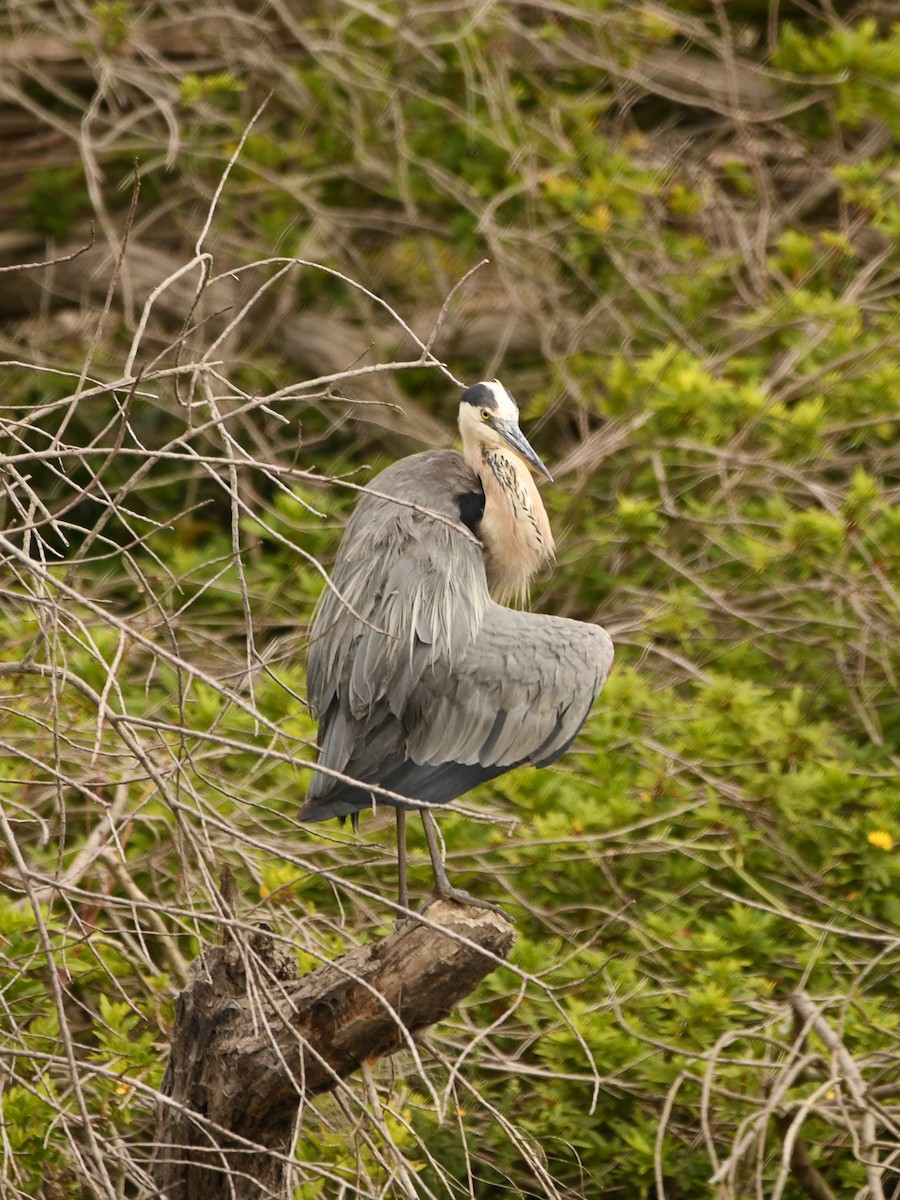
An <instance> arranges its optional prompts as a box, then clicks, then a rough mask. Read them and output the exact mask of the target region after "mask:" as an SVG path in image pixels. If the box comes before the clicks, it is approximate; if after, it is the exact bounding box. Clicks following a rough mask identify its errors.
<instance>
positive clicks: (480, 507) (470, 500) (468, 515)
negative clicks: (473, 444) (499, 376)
mask: <svg viewBox="0 0 900 1200" xmlns="http://www.w3.org/2000/svg"><path fill="white" fill-rule="evenodd" d="M469 390H470V391H471V390H472V389H471V388H470V389H469ZM456 502H457V504H458V505H459V519H460V520H461V521H462V523H463V525H465V526H466V527H467V528H469V529H471V530H472V532H473V533H477V530H478V525H479V522H480V521H481V518H482V517H483V516H484V492H482V491H481V490H480V489H479V490H478V491H477V492H463V493H462V495H460V496H457V497H456Z"/></svg>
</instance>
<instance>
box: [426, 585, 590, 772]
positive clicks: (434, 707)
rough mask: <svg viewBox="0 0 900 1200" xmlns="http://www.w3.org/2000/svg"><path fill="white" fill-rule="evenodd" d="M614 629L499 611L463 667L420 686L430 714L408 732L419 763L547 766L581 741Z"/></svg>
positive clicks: (491, 616) (490, 616)
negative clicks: (577, 739) (578, 737)
mask: <svg viewBox="0 0 900 1200" xmlns="http://www.w3.org/2000/svg"><path fill="white" fill-rule="evenodd" d="M612 660H613V649H612V642H611V641H610V638H609V635H608V634H607V633H606V631H605V630H603V629H601V628H600V627H599V626H597V625H588V624H586V623H584V622H581V621H569V620H566V619H565V618H563V617H550V616H545V615H543V614H539V613H526V612H518V611H516V610H514V609H508V608H502V607H500V606H498V605H493V604H492V605H491V608H490V610H489V611H488V613H487V614H486V616H485V619H484V621H483V623H482V626H481V629H480V631H479V634H478V637H477V638H476V639H475V640H474V641H473V643H472V645H471V646H470V648H469V650H468V652H467V653H466V655H465V656H464V657H463V659H462V661H461V662H460V663H458V664H457V666H456V667H455V668H454V671H453V676H454V679H453V680H450V679H449V678H448V677H447V674H449V673H447V674H445V673H444V672H440V671H439V672H435V673H433V674H432V675H430V676H425V677H423V679H422V680H421V681H420V684H419V687H418V689H417V691H416V695H415V700H416V702H417V706H418V707H419V708H420V710H421V711H422V712H423V713H424V712H427V713H428V714H429V716H428V720H427V721H420V722H418V723H417V724H416V725H415V727H414V728H412V729H410V730H409V736H408V739H407V750H408V753H409V757H410V758H411V759H412V760H413V761H414V762H416V763H420V764H429V765H434V764H437V763H439V762H447V761H455V762H459V763H465V764H469V763H479V764H480V765H482V766H485V767H492V766H498V767H504V768H506V769H508V768H509V767H511V766H513V765H515V764H518V763H522V762H534V763H546V762H550V761H552V760H553V759H554V758H555V757H557V756H558V755H559V754H560V753H562V751H563V750H564V749H565V747H566V746H568V745H569V743H570V742H571V741H572V739H573V738H574V737H575V735H576V734H577V733H578V730H579V729H580V728H581V726H582V724H583V723H584V720H585V717H586V716H587V714H588V712H589V710H590V708H591V705H592V704H593V702H594V700H595V699H596V697H597V696H598V695H599V693H600V690H601V688H602V687H603V684H604V683H605V681H606V677H607V675H608V674H609V670H610V667H611V666H612Z"/></svg>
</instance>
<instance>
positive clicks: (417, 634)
mask: <svg viewBox="0 0 900 1200" xmlns="http://www.w3.org/2000/svg"><path fill="white" fill-rule="evenodd" d="M459 427H460V432H461V433H462V441H463V454H459V453H457V452H456V451H455V450H428V451H426V452H425V453H423V454H413V455H412V456H411V457H409V458H404V459H402V460H401V461H400V462H397V463H394V465H393V466H391V467H388V468H387V470H386V471H383V472H382V473H381V474H380V475H378V476H377V478H375V479H373V480H372V482H371V484H370V487H369V490H367V491H366V492H364V493H363V494H362V496H361V497H360V500H359V503H358V504H357V506H356V510H355V512H354V513H353V516H352V517H351V519H350V522H349V524H348V525H347V531H346V533H345V534H344V540H343V542H342V543H341V547H340V550H339V552H338V557H337V562H336V563H335V567H334V572H333V574H332V581H333V584H334V588H333V589H331V588H329V589H327V590H326V592H325V594H324V596H323V599H322V601H321V604H320V606H319V609H318V611H317V614H316V617H315V621H314V624H313V628H312V632H311V642H310V652H309V670H308V695H309V700H310V703H311V705H312V708H313V710H314V711H315V713H316V715H317V716H318V718H319V738H318V743H319V754H318V764H319V766H322V767H325V768H328V769H329V770H330V771H332V772H338V773H339V774H337V775H335V774H330V773H329V774H325V773H324V772H319V771H317V772H316V773H315V774H314V777H313V782H312V785H311V786H310V789H309V794H308V796H307V800H306V804H305V805H304V807H303V808H302V809H301V811H300V819H301V820H302V821H323V820H325V819H327V818H328V817H341V816H346V815H348V814H352V815H353V818H354V822H355V821H356V816H357V814H358V813H359V812H360V810H362V809H364V808H369V807H372V806H373V805H374V804H376V803H387V804H391V805H393V806H394V808H395V809H396V814H397V843H398V850H397V857H398V869H399V880H400V882H399V903H400V904H401V905H402V906H403V907H404V908H407V907H408V901H409V897H408V892H407V882H406V810H407V809H419V811H420V812H421V816H422V822H423V824H424V826H425V836H426V840H427V842H428V850H429V854H430V856H431V862H432V865H433V868H434V877H435V884H436V889H435V890H436V894H437V895H438V896H440V897H443V898H446V899H451V900H460V901H468V902H471V898H470V897H469V896H468V895H467V893H465V892H460V891H458V890H457V889H455V888H453V887H451V886H450V882H449V880H448V879H447V873H446V870H445V868H444V864H443V861H442V858H441V853H440V847H439V844H438V837H437V832H436V825H435V822H434V817H433V815H432V812H431V810H430V808H427V807H422V806H423V804H424V805H435V804H445V803H447V802H448V801H450V800H453V799H455V798H456V797H458V796H461V795H462V794H463V793H464V792H467V791H469V789H470V788H473V787H475V785H476V784H478V783H484V782H485V781H487V780H489V779H494V778H495V777H496V776H497V775H501V774H502V773H503V772H504V771H509V770H511V769H512V768H513V767H517V766H520V765H522V764H523V763H532V764H534V765H535V766H539V767H541V766H546V765H547V764H549V763H552V762H555V760H556V759H558V758H559V757H560V755H561V754H563V753H564V752H565V750H566V749H567V748H568V747H569V745H570V744H571V742H572V740H573V739H574V737H575V735H576V734H577V733H578V731H579V729H580V728H581V726H582V724H583V723H584V720H585V718H586V717H587V715H588V712H589V711H590V708H591V705H592V704H593V702H594V700H595V699H596V697H597V695H598V694H599V692H600V689H601V688H602V687H603V684H604V682H605V681H606V677H607V675H608V674H609V670H610V667H611V665H612V659H613V649H612V642H611V641H610V638H609V635H608V634H607V633H606V631H605V630H604V629H601V628H600V627H599V626H597V625H591V624H587V623H586V622H583V621H571V620H568V619H566V618H563V617H551V616H544V615H543V614H538V613H530V612H523V611H520V610H518V609H513V608H507V607H504V605H503V603H502V601H504V600H506V599H508V598H509V597H510V596H511V595H513V594H514V593H523V592H524V591H525V589H526V588H527V585H528V582H529V580H530V579H531V578H532V576H533V575H534V573H535V572H536V571H537V570H538V568H539V567H540V566H541V565H542V564H543V563H544V562H546V561H548V560H549V559H551V558H552V557H553V538H552V535H551V533H550V525H549V522H548V520H547V513H546V511H545V509H544V505H543V503H542V502H541V498H540V494H539V492H538V490H537V487H536V486H535V483H534V480H533V478H532V475H531V470H530V469H529V468H531V469H534V470H535V471H539V472H541V473H542V474H544V475H547V476H548V478H549V473H548V471H547V469H546V467H545V466H544V465H543V463H542V462H541V460H540V459H539V458H538V456H537V454H535V452H534V450H533V449H532V448H531V446H530V445H529V443H528V441H527V440H526V438H525V436H524V434H523V433H522V431H521V430H520V428H519V412H518V409H517V407H516V404H515V402H514V400H513V399H512V397H511V396H510V395H509V393H508V392H507V391H506V389H505V388H504V387H503V385H502V384H500V383H499V382H497V381H494V382H493V383H477V384H475V385H474V386H473V387H469V388H466V390H465V391H464V392H463V393H462V401H461V404H460V408H459ZM368 785H375V786H378V787H381V788H385V789H387V790H388V791H391V792H395V793H397V794H399V795H400V796H403V797H407V798H408V803H406V802H403V801H399V800H396V799H391V798H390V797H385V796H383V795H380V794H378V793H375V792H373V791H371V790H370V786H368Z"/></svg>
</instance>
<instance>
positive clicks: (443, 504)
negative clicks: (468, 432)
mask: <svg viewBox="0 0 900 1200" xmlns="http://www.w3.org/2000/svg"><path fill="white" fill-rule="evenodd" d="M473 485H477V479H476V478H475V476H474V474H473V473H472V472H471V470H470V468H468V467H467V466H466V464H465V462H464V460H463V459H462V457H461V455H458V454H455V453H454V452H452V451H436V452H429V453H426V454H422V455H414V456H412V457H411V458H408V459H405V460H403V462H401V463H397V464H395V466H394V467H391V468H389V469H388V470H387V471H385V472H384V473H383V474H382V475H381V476H379V477H378V479H376V480H375V481H374V484H373V488H377V490H378V491H380V492H383V493H386V494H387V495H388V496H396V497H398V498H399V499H400V500H402V501H405V503H396V502H395V501H393V500H391V499H386V498H384V496H378V495H374V494H364V496H363V497H362V499H361V500H360V503H359V505H358V506H357V509H356V511H355V513H354V515H353V517H352V518H351V521H350V523H349V525H348V527H347V532H346V534H345V536H344V540H343V542H342V544H341V550H340V554H339V556H338V561H337V563H336V564H335V570H334V573H333V577H332V580H333V584H334V588H333V589H329V590H328V591H327V592H326V593H325V595H324V596H323V599H322V602H321V604H320V606H319V609H318V611H317V614H316V619H315V622H314V625H313V629H312V632H311V637H310V654H309V665H308V677H307V678H308V695H309V699H310V703H311V705H312V707H313V709H314V711H315V712H316V714H317V715H318V717H319V760H318V761H319V763H320V764H321V765H323V766H325V767H328V768H330V769H332V770H335V771H341V772H343V773H344V774H347V775H354V776H357V777H359V778H363V779H369V778H371V772H372V771H373V770H374V769H375V768H376V766H378V763H379V761H380V763H384V762H385V761H386V760H388V759H390V758H391V756H392V754H397V753H399V752H400V744H401V742H402V729H401V724H400V722H401V721H402V715H403V714H404V713H405V712H406V711H407V708H408V705H409V699H410V696H411V694H412V692H413V691H414V689H415V688H416V686H417V685H418V683H419V681H420V680H421V679H422V677H423V675H424V674H425V673H426V672H427V671H429V670H430V669H432V668H433V667H434V666H435V665H436V664H441V665H442V667H443V668H444V669H445V670H449V671H452V670H453V669H454V667H455V665H456V664H457V663H459V662H460V661H461V660H462V659H463V658H464V657H465V655H466V653H467V651H468V649H469V647H470V646H471V644H472V642H473V641H474V640H475V638H476V637H477V635H478V630H479V628H480V625H481V621H482V618H483V615H484V613H485V611H486V609H487V607H488V605H489V603H490V601H489V598H488V591H487V582H486V579H485V572H484V560H483V556H482V550H481V545H480V543H479V542H478V541H477V540H476V539H475V538H474V537H473V536H472V535H471V533H470V532H469V530H468V529H466V528H465V526H463V525H462V523H461V522H460V520H459V514H460V507H459V500H460V497H461V494H463V493H465V491H466V489H467V488H471V487H472V486H473ZM343 790H346V789H345V787H344V785H341V784H340V783H339V782H336V781H335V780H334V779H333V778H330V777H328V776H326V775H324V774H322V773H317V774H316V776H315V777H314V780H313V783H312V785H311V787H310V801H311V802H315V801H317V800H321V799H324V798H325V797H326V796H329V795H331V794H332V793H335V792H336V791H343ZM363 803H365V800H364V801H363ZM356 807H359V805H358V804H357V805H356ZM345 811H352V810H345ZM307 815H310V814H309V813H308V814H307Z"/></svg>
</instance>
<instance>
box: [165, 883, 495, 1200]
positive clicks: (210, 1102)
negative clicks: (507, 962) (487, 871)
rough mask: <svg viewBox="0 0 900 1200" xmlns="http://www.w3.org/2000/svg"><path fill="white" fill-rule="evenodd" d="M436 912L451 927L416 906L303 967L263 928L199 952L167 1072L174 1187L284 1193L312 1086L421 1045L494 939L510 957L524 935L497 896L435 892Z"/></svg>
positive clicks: (191, 1194)
mask: <svg viewBox="0 0 900 1200" xmlns="http://www.w3.org/2000/svg"><path fill="white" fill-rule="evenodd" d="M426 916H427V918H428V920H430V921H432V922H434V923H435V924H437V925H439V926H441V928H440V929H434V928H431V927H430V926H428V925H424V924H422V923H421V922H419V921H416V920H409V921H407V922H405V923H404V924H403V925H402V926H401V927H400V928H399V929H398V930H397V931H396V932H395V933H393V934H391V935H390V936H389V937H387V938H384V939H383V940H381V941H379V942H374V943H372V944H371V945H368V946H364V947H361V948H359V949H358V950H354V951H352V952H351V953H350V954H348V955H345V956H344V957H343V958H341V959H339V960H337V961H336V962H334V963H329V964H327V965H324V966H322V967H319V968H317V969H316V970H314V971H311V972H310V973H309V974H308V975H305V976H303V977H302V978H300V979H297V978H296V977H295V974H296V968H295V966H294V960H293V957H292V956H291V955H289V954H287V953H285V951H284V950H283V949H282V948H280V947H279V945H278V944H277V943H276V942H275V941H274V940H273V939H272V938H271V936H270V935H269V934H267V933H266V932H264V931H263V932H260V933H257V934H254V935H253V936H252V937H251V938H250V939H249V940H235V941H232V942H230V943H229V944H228V945H226V946H222V947H216V948H214V949H212V950H209V951H207V952H206V953H205V954H204V955H203V956H202V958H201V959H199V960H198V962H197V963H196V964H195V967H194V978H193V980H192V982H191V983H190V985H189V986H188V987H187V988H186V989H185V990H184V991H183V992H182V993H181V995H180V996H179V998H178V1005H177V1009H176V1015H175V1026H174V1029H173V1032H172V1050H171V1056H170V1060H169V1067H168V1070H167V1071H166V1076H165V1079H164V1081H163V1092H164V1094H165V1095H166V1096H167V1097H169V1101H168V1102H166V1103H164V1104H163V1105H162V1106H161V1108H160V1116H159V1126H158V1134H157V1143H158V1150H157V1158H156V1163H155V1169H154V1174H155V1181H156V1184H157V1186H158V1188H159V1189H160V1192H161V1193H162V1194H164V1195H165V1197H166V1198H167V1200H219V1197H222V1198H223V1200H224V1197H229V1198H230V1200H245V1198H246V1200H249V1198H250V1197H254V1198H258V1197H265V1196H272V1197H278V1198H281V1197H283V1196H284V1195H285V1194H286V1190H285V1189H286V1183H287V1168H288V1166H289V1159H288V1157H287V1156H288V1152H289V1149H290V1143H291V1135H292V1132H293V1128H294V1122H295V1120H296V1118H297V1114H298V1110H299V1108H300V1105H301V1103H302V1102H303V1100H304V1099H305V1098H308V1097H311V1096H315V1095H317V1094H319V1093H321V1092H327V1091H329V1090H330V1089H332V1088H334V1087H335V1086H336V1085H337V1083H338V1082H339V1081H340V1080H341V1079H343V1078H344V1077H345V1076H347V1075H349V1074H351V1073H352V1072H353V1071H354V1070H356V1068H357V1067H359V1065H360V1064H361V1063H362V1062H363V1061H364V1060H365V1059H372V1058H378V1057H382V1056H384V1055H388V1054H392V1053H394V1052H395V1051H397V1050H400V1049H402V1048H403V1047H404V1046H406V1045H409V1038H410V1035H413V1034H415V1033H416V1032H417V1031H419V1030H422V1029H424V1028H426V1027H427V1026H429V1025H433V1024H434V1023H435V1022H436V1021H439V1020H441V1019H442V1018H443V1017H445V1016H447V1014H448V1013H449V1012H451V1010H452V1009H453V1008H454V1007H455V1005H456V1004H457V1003H459V1001H460V1000H461V999H462V998H463V997H464V996H466V995H467V994H468V993H469V992H470V991H472V989H473V988H474V987H476V985H477V984H478V983H479V982H480V981H481V980H482V979H483V978H484V977H485V976H486V975H488V974H489V973H490V972H491V971H492V970H493V969H494V966H495V965H496V963H495V960H494V959H493V958H490V957H487V956H486V955H485V954H484V953H483V952H482V951H487V952H488V954H491V955H497V956H501V957H505V956H506V955H507V954H508V952H509V950H510V948H511V946H512V943H513V940H514V933H513V928H512V926H511V925H510V923H509V922H508V921H507V920H506V919H505V918H504V917H502V916H500V915H499V914H498V913H496V912H491V911H489V910H485V909H481V908H475V907H470V906H468V905H467V906H460V905H456V904H447V903H443V902H436V903H434V904H432V905H431V906H430V907H429V908H428V910H427V913H426ZM445 931H446V932H445ZM460 938H465V939H466V940H467V941H468V942H469V943H471V944H468V945H467V944H465V943H464V942H462V941H461V940H460Z"/></svg>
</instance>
